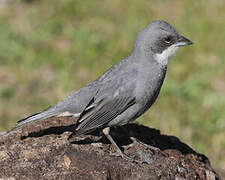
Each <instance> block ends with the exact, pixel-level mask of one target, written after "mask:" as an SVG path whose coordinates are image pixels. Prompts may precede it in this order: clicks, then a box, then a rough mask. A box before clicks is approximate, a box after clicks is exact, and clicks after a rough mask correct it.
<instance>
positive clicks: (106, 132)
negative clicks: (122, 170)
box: [103, 127, 136, 161]
mask: <svg viewBox="0 0 225 180" xmlns="http://www.w3.org/2000/svg"><path fill="white" fill-rule="evenodd" d="M109 131H110V128H109V127H107V128H105V129H103V133H104V135H105V136H106V137H107V138H108V140H109V141H110V142H111V143H112V144H113V145H114V146H115V147H116V149H117V151H118V152H119V153H120V155H121V156H122V157H123V158H124V159H127V160H132V161H136V160H134V159H133V158H131V157H129V156H128V155H126V154H125V153H123V152H122V151H121V149H120V148H119V146H118V145H117V144H116V142H115V141H114V140H113V138H112V137H111V136H110V134H109Z"/></svg>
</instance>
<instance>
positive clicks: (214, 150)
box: [0, 0, 225, 174]
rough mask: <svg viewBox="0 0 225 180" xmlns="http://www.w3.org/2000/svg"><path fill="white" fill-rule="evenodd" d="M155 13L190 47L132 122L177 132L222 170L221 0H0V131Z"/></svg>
mask: <svg viewBox="0 0 225 180" xmlns="http://www.w3.org/2000/svg"><path fill="white" fill-rule="evenodd" d="M155 19H163V20H166V21H168V22H169V23H170V24H172V25H173V26H175V27H176V29H177V30H178V31H179V32H180V33H181V34H183V35H184V36H186V37H188V38H190V39H191V40H192V41H193V42H194V45H193V46H190V47H186V48H182V49H180V50H179V52H178V53H177V55H176V56H175V57H174V58H172V60H171V61H170V62H169V68H168V73H167V77H166V79H165V82H164V85H163V88H162V91H161V94H160V96H159V98H158V100H157V102H156V103H155V105H154V106H153V107H152V108H151V109H150V110H149V111H148V112H147V113H146V114H144V115H143V116H142V117H141V118H139V122H141V123H143V124H145V125H148V126H151V127H153V128H157V129H160V130H161V133H162V134H167V135H175V136H177V137H179V138H180V140H181V141H183V142H185V143H187V144H188V145H190V146H191V147H192V148H193V149H194V150H196V151H197V152H199V153H203V154H205V155H206V156H207V157H209V159H210V161H211V163H212V165H213V167H214V168H215V169H216V170H218V171H220V172H221V173H222V174H223V173H225V1H224V0H198V1H196V0H183V1H179V0H123V1H121V0H113V1H112V0H105V1H93V0H85V1H79V0H54V1H52V0H23V1H16V0H4V1H0V131H4V130H9V129H10V128H12V127H13V126H14V125H15V123H16V121H17V120H18V119H21V118H23V117H25V116H27V115H29V114H32V113H35V112H38V111H41V110H42V109H44V108H46V107H48V106H49V105H51V104H54V103H56V102H57V101H59V100H61V99H62V98H64V97H66V96H67V95H68V94H69V93H71V92H72V91H74V90H77V89H79V88H80V87H82V86H84V85H85V84H87V83H88V82H90V81H91V80H94V79H95V78H96V77H98V76H99V75H100V74H102V73H103V72H104V71H105V70H106V69H108V68H109V67H110V66H111V65H113V64H115V63H116V62H118V60H120V59H121V58H123V57H125V56H127V55H128V54H129V52H130V51H131V49H132V46H133V42H134V39H135V36H136V34H137V32H138V31H140V30H141V29H142V28H143V27H144V26H145V25H146V24H148V23H149V22H150V21H152V20H155Z"/></svg>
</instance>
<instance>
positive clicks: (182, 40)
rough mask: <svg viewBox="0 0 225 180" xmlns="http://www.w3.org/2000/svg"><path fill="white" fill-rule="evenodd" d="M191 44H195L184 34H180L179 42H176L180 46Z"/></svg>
mask: <svg viewBox="0 0 225 180" xmlns="http://www.w3.org/2000/svg"><path fill="white" fill-rule="evenodd" d="M191 44H193V43H192V42H191V41H190V40H189V39H187V38H186V37H184V36H181V35H180V36H179V39H178V41H177V43H176V45H177V46H178V47H180V46H187V45H191Z"/></svg>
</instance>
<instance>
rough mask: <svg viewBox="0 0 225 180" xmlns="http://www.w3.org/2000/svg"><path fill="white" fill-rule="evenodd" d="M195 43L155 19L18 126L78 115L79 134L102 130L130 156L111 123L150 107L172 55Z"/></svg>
mask: <svg viewBox="0 0 225 180" xmlns="http://www.w3.org/2000/svg"><path fill="white" fill-rule="evenodd" d="M191 44H193V43H192V41H191V40H189V39H188V38H186V37H184V36H182V35H180V34H179V33H178V32H177V31H176V30H175V29H174V27H173V26H172V25H170V24H169V23H167V22H166V21H163V20H154V21H152V22H150V23H149V24H148V25H147V26H145V27H144V28H143V29H142V30H141V31H140V32H139V33H138V34H137V36H136V39H135V41H134V45H133V49H132V51H131V53H130V54H129V55H128V56H127V57H125V58H123V59H122V60H120V61H119V62H118V63H117V64H115V65H113V66H112V67H111V68H109V69H108V70H107V71H106V72H104V73H103V74H102V75H101V76H99V77H98V78H97V79H96V80H94V81H92V82H90V83H88V84H87V85H86V86H84V87H83V88H81V89H79V90H77V91H76V92H74V93H72V94H71V95H69V96H68V97H66V98H65V99H63V100H62V101H60V102H58V103H57V104H55V105H53V106H50V107H49V108H47V109H45V110H43V111H41V112H39V113H36V114H33V115H31V116H29V117H26V118H24V119H22V120H19V121H18V122H17V124H16V125H15V127H14V129H16V128H19V127H21V126H23V125H25V124H27V123H31V122H34V121H39V120H42V119H46V118H49V117H54V116H57V117H64V116H73V117H75V118H77V123H76V127H75V129H74V134H75V135H77V136H79V135H85V134H87V133H89V132H91V131H94V130H96V129H101V130H102V132H103V133H104V135H105V136H106V137H107V138H108V140H109V141H110V142H111V143H112V144H113V145H114V146H115V147H116V149H117V150H118V152H119V153H120V155H121V156H122V157H124V158H125V159H129V156H127V155H126V154H125V153H124V152H122V150H121V149H120V147H119V146H118V145H117V144H116V142H115V141H114V139H113V138H112V136H111V135H110V127H113V126H122V125H125V124H127V123H129V122H131V121H134V120H135V119H137V118H138V117H140V116H141V115H142V114H143V113H145V112H146V111H147V110H148V109H149V108H150V107H151V106H152V104H153V103H154V102H155V101H156V99H157V97H158V95H159V92H160V89H161V87H162V84H163V81H164V79H165V75H166V71H167V66H168V62H169V59H170V58H171V57H172V56H173V55H175V53H176V52H177V50H178V49H179V48H180V47H182V46H187V45H191Z"/></svg>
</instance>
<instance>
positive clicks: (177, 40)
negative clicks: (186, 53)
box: [134, 20, 192, 65]
mask: <svg viewBox="0 0 225 180" xmlns="http://www.w3.org/2000/svg"><path fill="white" fill-rule="evenodd" d="M191 44H192V42H191V41H190V40H189V39H187V38H185V37H184V36H182V35H180V34H179V33H178V32H177V31H176V30H175V29H174V28H173V27H172V26H171V25H170V24H168V23H167V22H165V21H162V20H156V21H152V22H151V23H150V24H148V25H147V26H146V27H145V28H144V29H143V30H142V31H141V32H139V33H138V35H137V38H136V40H135V45H134V51H139V53H141V54H142V55H144V56H149V55H150V56H153V57H154V58H153V59H154V60H156V61H157V62H158V63H160V64H163V65H167V63H168V60H169V59H170V58H171V57H172V56H173V55H174V54H175V53H176V51H177V50H178V49H179V47H181V46H186V45H191Z"/></svg>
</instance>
